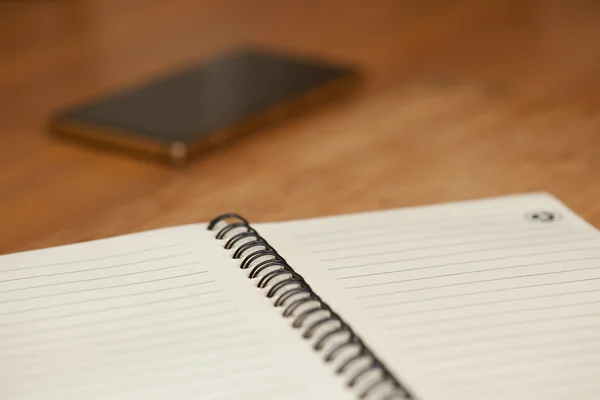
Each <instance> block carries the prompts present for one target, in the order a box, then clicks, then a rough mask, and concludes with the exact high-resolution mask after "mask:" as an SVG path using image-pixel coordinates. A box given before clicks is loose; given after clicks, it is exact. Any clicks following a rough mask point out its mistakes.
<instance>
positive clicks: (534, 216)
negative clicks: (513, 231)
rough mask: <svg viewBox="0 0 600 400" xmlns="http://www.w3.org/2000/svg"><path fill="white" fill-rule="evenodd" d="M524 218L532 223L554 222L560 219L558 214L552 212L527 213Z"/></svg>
mask: <svg viewBox="0 0 600 400" xmlns="http://www.w3.org/2000/svg"><path fill="white" fill-rule="evenodd" d="M525 218H527V219H528V220H530V221H534V222H556V221H559V220H560V219H561V218H562V217H561V215H560V214H559V213H557V212H553V211H533V212H530V213H527V214H526V215H525Z"/></svg>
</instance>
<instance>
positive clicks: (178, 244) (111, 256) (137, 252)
mask: <svg viewBox="0 0 600 400" xmlns="http://www.w3.org/2000/svg"><path fill="white" fill-rule="evenodd" d="M181 245H183V243H172V244H167V245H164V246H158V247H151V248H148V249H142V250H136V251H130V252H127V253H119V254H112V255H110V256H104V257H95V258H84V259H81V260H75V261H65V262H59V263H52V264H42V265H32V266H28V267H19V268H14V269H5V270H0V274H1V273H4V272H13V271H21V270H27V269H35V268H46V267H54V266H57V265H70V264H79V263H85V262H89V261H98V260H107V259H110V258H115V257H122V256H128V255H132V254H140V253H146V252H148V251H153V250H162V249H168V248H171V247H175V246H181Z"/></svg>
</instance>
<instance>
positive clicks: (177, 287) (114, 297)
mask: <svg viewBox="0 0 600 400" xmlns="http://www.w3.org/2000/svg"><path fill="white" fill-rule="evenodd" d="M213 282H214V280H211V281H204V282H197V283H191V284H189V285H181V286H171V287H167V288H163V289H156V290H147V291H144V292H136V293H127V294H120V295H117V296H111V297H100V298H97V299H87V300H78V301H71V302H67V303H59V304H52V305H49V306H42V307H35V308H26V309H23V310H14V311H8V312H3V313H0V316H6V315H15V314H21V313H26V312H31V311H42V310H48V309H52V308H60V307H65V306H72V305H76V304H86V303H94V302H97V301H106V300H113V299H119V298H123V297H134V296H141V295H144V294H150V293H160V292H166V291H169V290H175V289H183V288H188V287H193V286H200V285H205V284H207V283H213ZM222 291H223V290H222V289H219V290H214V291H212V292H203V293H204V294H213V293H219V292H222Z"/></svg>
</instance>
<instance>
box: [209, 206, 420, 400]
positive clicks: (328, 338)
mask: <svg viewBox="0 0 600 400" xmlns="http://www.w3.org/2000/svg"><path fill="white" fill-rule="evenodd" d="M208 229H209V230H211V231H215V232H216V235H215V237H216V238H217V239H219V240H225V241H226V242H225V245H224V248H225V249H227V250H230V251H232V252H233V254H232V257H233V258H234V259H238V260H240V268H241V269H243V270H248V271H249V272H248V278H249V279H255V280H257V283H256V286H257V287H259V288H261V289H264V290H265V291H266V296H267V297H269V298H272V299H273V300H274V305H275V306H276V307H282V308H283V313H282V314H283V316H284V317H285V318H290V319H291V320H292V326H293V327H294V328H296V329H300V330H301V331H302V336H303V337H304V338H305V339H307V340H310V341H311V343H312V344H313V348H314V349H315V350H316V351H318V352H320V353H323V359H324V361H325V362H327V363H336V362H337V364H336V369H335V372H336V373H337V374H340V375H345V376H347V377H348V380H347V381H346V384H347V386H348V387H350V388H353V389H356V390H357V393H358V399H368V400H371V399H377V400H400V399H402V400H414V399H415V398H414V397H413V396H412V394H411V393H410V392H409V391H408V390H407V389H406V388H405V387H404V386H403V385H402V384H401V383H400V382H399V380H398V379H396V377H394V376H393V374H392V373H391V372H390V371H389V370H388V368H387V367H386V366H385V365H384V364H383V363H382V362H381V361H379V360H378V358H377V356H376V355H375V354H374V353H373V352H372V351H371V350H370V349H369V347H368V346H367V345H366V344H365V343H364V342H363V341H362V339H361V338H360V337H359V336H358V335H356V334H355V333H354V331H353V330H352V328H351V327H350V326H349V325H348V324H347V323H346V322H345V321H344V320H343V319H342V318H341V317H340V316H339V315H338V314H336V313H335V311H333V310H332V309H331V307H329V305H327V303H325V302H324V301H323V300H322V299H321V298H320V297H319V296H318V295H317V294H316V293H315V292H314V291H313V290H312V289H311V287H310V285H309V284H308V283H307V282H306V281H305V280H304V278H303V277H302V276H301V275H300V274H298V273H297V272H296V271H295V270H294V269H293V268H292V267H291V266H290V265H289V264H288V262H287V261H286V260H285V259H284V258H283V257H282V256H281V255H280V254H279V253H278V252H277V250H275V249H274V248H273V247H271V245H270V244H269V243H268V242H267V241H266V240H265V239H264V238H263V237H262V236H260V234H259V233H258V232H257V231H256V230H255V229H254V228H252V227H251V226H250V224H249V223H248V221H246V220H245V219H244V218H242V217H240V216H239V215H237V214H223V215H221V216H219V217H217V218H215V219H213V220H212V221H211V222H210V223H209V225H208ZM335 338H337V341H335V340H334V339H335ZM340 338H341V340H340ZM353 348H354V352H352V353H350V354H351V355H350V356H348V351H349V350H352V349H353ZM344 352H346V358H345V359H342V357H343V355H344Z"/></svg>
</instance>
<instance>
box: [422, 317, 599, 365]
mask: <svg viewBox="0 0 600 400" xmlns="http://www.w3.org/2000/svg"><path fill="white" fill-rule="evenodd" d="M598 328H600V324H594V325H587V326H583V327H576V328H573V327H568V328H567V329H565V327H562V326H561V327H558V329H539V330H537V331H531V332H512V333H507V334H503V335H488V336H483V337H471V338H462V339H461V340H451V341H442V342H436V343H429V344H421V345H419V346H411V350H417V351H419V350H436V349H437V350H439V349H443V348H449V346H460V345H463V344H471V343H493V342H494V341H496V340H502V339H510V338H519V339H525V338H527V337H532V336H533V335H535V340H536V342H535V343H520V344H519V346H516V347H517V348H522V347H524V348H526V349H530V348H536V347H538V348H539V347H546V346H548V345H549V344H558V343H561V342H560V341H559V342H556V343H555V342H551V343H548V342H539V341H538V340H540V338H542V337H544V335H555V334H557V333H565V332H568V333H569V334H572V333H578V332H587V331H593V330H597V329H598ZM560 339H566V338H564V337H561V338H560ZM567 339H570V338H567ZM585 340H586V339H581V338H579V339H577V341H576V342H573V341H565V342H562V343H564V344H567V343H569V344H578V343H582V342H584V341H585ZM587 340H588V341H593V342H595V343H600V340H598V337H597V336H594V337H593V338H588V339H587ZM511 346H512V345H511ZM512 348H513V347H506V346H504V347H502V348H501V349H502V350H509V349H512ZM455 349H456V350H458V351H459V352H464V348H455ZM488 351H489V353H495V352H497V351H498V348H493V349H488ZM486 353H487V351H486V350H482V349H478V350H477V356H480V355H484V354H486ZM453 354H454V353H453ZM438 355H439V354H437V355H434V357H435V356H438ZM423 358H425V359H430V358H427V357H423Z"/></svg>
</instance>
